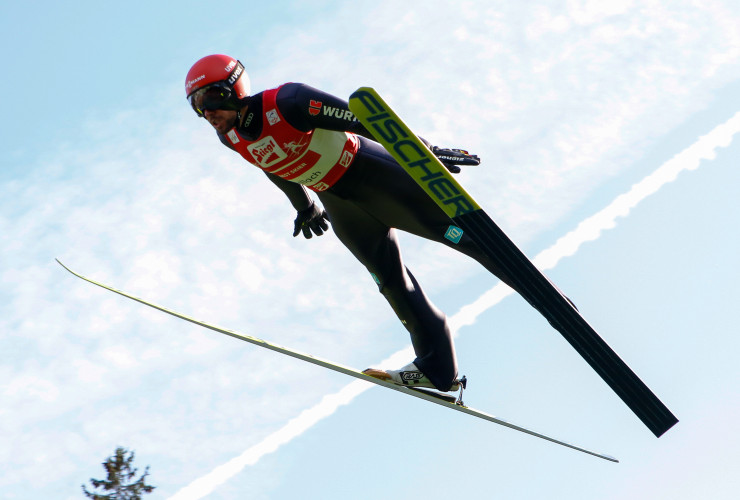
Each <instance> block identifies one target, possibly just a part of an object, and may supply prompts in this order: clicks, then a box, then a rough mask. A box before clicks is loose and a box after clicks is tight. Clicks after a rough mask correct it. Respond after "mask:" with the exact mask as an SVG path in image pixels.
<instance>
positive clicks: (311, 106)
mask: <svg viewBox="0 0 740 500" xmlns="http://www.w3.org/2000/svg"><path fill="white" fill-rule="evenodd" d="M321 105H322V103H321V101H314V100H313V99H311V102H309V103H308V113H309V114H310V115H311V116H316V115H318V114H319V113H320V112H321Z"/></svg>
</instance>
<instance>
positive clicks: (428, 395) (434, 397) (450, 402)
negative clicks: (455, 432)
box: [56, 259, 618, 462]
mask: <svg viewBox="0 0 740 500" xmlns="http://www.w3.org/2000/svg"><path fill="white" fill-rule="evenodd" d="M56 261H57V262H58V263H59V264H60V265H61V266H62V267H63V268H64V269H66V270H67V271H69V272H70V273H72V274H73V275H75V276H77V277H78V278H80V279H82V280H85V281H87V282H88V283H92V284H93V285H97V286H99V287H101V288H104V289H106V290H109V291H111V292H114V293H117V294H119V295H122V296H124V297H126V298H129V299H131V300H135V301H136V302H139V303H141V304H144V305H145V306H149V307H152V308H154V309H157V310H159V311H162V312H164V313H167V314H170V315H172V316H175V317H176V318H180V319H184V320H185V321H189V322H191V323H195V324H196V325H199V326H202V327H204V328H208V329H209V330H213V331H214V332H218V333H222V334H224V335H228V336H229V337H234V338H235V339H239V340H242V341H244V342H249V343H250V344H254V345H257V346H259V347H264V348H265V349H269V350H271V351H275V352H279V353H280V354H285V355H286V356H290V357H292V358H297V359H300V360H302V361H306V362H308V363H311V364H314V365H318V366H321V367H323V368H328V369H330V370H333V371H335V372H339V373H343V374H345V375H349V376H350V377H354V378H358V379H360V380H364V381H365V382H370V383H372V384H375V385H379V386H382V387H385V388H386V389H393V390H394V391H398V392H400V393H403V394H407V395H409V396H414V397H415V398H419V399H423V400H425V401H429V402H431V403H435V404H438V405H440V406H444V407H446V408H450V409H452V410H456V411H459V412H462V413H467V414H468V415H472V416H474V417H478V418H481V419H483V420H488V421H489V422H493V423H496V424H499V425H503V426H505V427H508V428H510V429H514V430H517V431H519V432H523V433H525V434H529V435H531V436H535V437H538V438H540V439H544V440H546V441H550V442H552V443H556V444H559V445H561V446H565V447H567V448H571V449H573V450H577V451H580V452H583V453H587V454H589V455H593V456H595V457H599V458H603V459H604V460H609V461H610V462H618V460H617V459H616V458H614V457H611V456H609V455H604V454H602V453H596V452H594V451H590V450H587V449H586V448H582V447H580V446H575V445H572V444H569V443H566V442H564V441H560V440H558V439H554V438H551V437H549V436H546V435H544V434H540V433H538V432H534V431H532V430H529V429H526V428H524V427H521V426H518V425H515V424H512V423H510V422H507V421H505V420H502V419H500V418H498V417H494V416H493V415H489V414H487V413H484V412H482V411H478V410H475V409H473V408H468V407H467V406H465V405H462V404H457V403H456V402H455V398H454V397H451V396H448V395H445V394H441V393H434V392H433V391H426V390H418V389H412V388H409V387H404V386H399V385H395V384H392V383H390V382H386V381H384V380H379V379H376V378H373V377H370V376H368V375H365V374H364V373H362V372H360V371H357V370H355V369H353V368H348V367H346V366H342V365H339V364H337V363H332V362H330V361H326V360H323V359H320V358H316V357H314V356H311V355H309V354H303V353H300V352H298V351H294V350H293V349H288V348H287V347H281V346H279V345H276V344H271V343H269V342H265V341H264V340H261V339H258V338H256V337H252V336H249V335H245V334H243V333H239V332H235V331H233V330H227V329H225V328H220V327H218V326H214V325H211V324H209V323H206V322H205V321H200V320H197V319H194V318H191V317H189V316H185V315H184V314H180V313H178V312H175V311H172V310H170V309H167V308H164V307H162V306H159V305H157V304H154V303H152V302H149V301H146V300H144V299H140V298H138V297H135V296H133V295H130V294H128V293H126V292H123V291H121V290H117V289H115V288H113V287H110V286H108V285H105V284H103V283H99V282H97V281H94V280H91V279H90V278H86V277H85V276H83V275H81V274H78V273H76V272H74V271H72V270H71V269H70V268H68V267H67V266H65V265H64V264H62V262H61V261H60V260H59V259H56Z"/></svg>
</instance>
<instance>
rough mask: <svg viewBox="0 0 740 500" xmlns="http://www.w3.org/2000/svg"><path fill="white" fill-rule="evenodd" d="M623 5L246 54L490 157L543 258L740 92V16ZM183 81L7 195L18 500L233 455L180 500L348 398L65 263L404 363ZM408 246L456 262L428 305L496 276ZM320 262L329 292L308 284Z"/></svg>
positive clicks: (726, 6)
mask: <svg viewBox="0 0 740 500" xmlns="http://www.w3.org/2000/svg"><path fill="white" fill-rule="evenodd" d="M602 3H603V2H589V3H585V2H572V3H569V4H568V7H567V8H562V7H561V6H560V4H559V3H556V2H549V3H547V2H545V3H543V4H542V5H544V6H545V7H543V8H542V9H540V10H535V11H532V10H531V9H530V8H529V7H528V6H524V7H523V6H521V5H519V4H513V3H494V4H491V3H489V2H459V3H456V4H450V3H448V2H430V3H428V5H427V7H426V9H427V11H426V12H422V11H418V10H416V9H415V8H413V9H412V8H411V7H409V9H408V10H405V11H404V10H403V8H401V11H399V6H398V3H397V2H390V1H384V2H379V3H378V2H372V3H369V2H367V3H363V4H362V5H360V4H357V3H346V2H345V3H341V4H340V5H339V6H336V5H335V6H334V7H336V9H335V10H334V11H333V13H332V14H331V15H327V16H325V17H323V18H322V17H319V16H317V17H316V18H314V19H311V31H304V32H303V33H298V32H297V31H296V30H293V27H286V28H285V29H276V30H274V31H272V32H269V33H265V34H263V35H262V40H263V43H264V45H263V46H258V47H256V48H254V49H253V48H252V47H249V51H247V49H246V48H245V47H246V45H247V44H246V43H245V42H244V40H243V39H242V38H240V40H239V41H238V43H236V42H235V43H234V45H233V47H238V48H239V50H243V51H244V52H246V53H245V54H244V55H243V56H242V54H237V55H240V56H241V57H243V60H244V62H245V64H246V63H248V69H249V71H250V73H251V76H252V77H253V81H254V82H255V88H259V87H261V88H264V87H269V86H273V85H276V84H279V83H282V82H284V81H287V80H297V81H306V82H307V83H310V84H312V85H315V86H317V87H321V88H323V89H325V90H327V91H330V92H334V93H337V94H343V95H348V94H349V93H350V92H351V91H353V90H354V89H355V88H357V87H359V86H360V85H373V86H376V87H377V88H379V90H381V92H382V93H383V94H384V95H385V96H386V98H387V99H388V100H389V101H390V102H391V103H392V104H393V105H394V106H396V107H397V108H398V109H399V112H400V113H401V115H402V116H403V117H404V118H406V119H407V121H409V123H410V124H411V125H412V126H413V127H414V128H415V129H416V130H417V131H418V132H419V133H421V134H422V135H425V136H428V137H429V139H431V140H433V141H434V142H437V143H439V144H440V145H449V146H453V147H458V146H459V147H467V148H469V149H471V150H472V151H474V152H476V153H478V154H480V155H481V156H482V157H483V158H484V161H485V164H484V165H483V166H481V167H479V168H476V169H470V170H469V171H467V172H466V173H465V174H464V176H463V177H461V181H462V182H463V184H465V185H466V186H469V187H470V189H471V191H472V192H473V193H474V195H475V196H476V198H478V199H479V200H480V201H481V202H482V203H483V204H484V205H485V207H486V209H487V210H488V211H489V213H491V214H492V215H493V216H494V218H496V219H497V220H498V221H500V222H502V225H503V226H504V227H505V228H506V229H507V231H511V233H512V236H514V238H515V239H516V240H517V241H518V242H522V241H526V240H527V238H528V237H530V236H531V235H534V234H536V233H537V231H539V230H541V229H543V228H549V227H552V225H553V224H554V223H556V222H558V221H560V220H561V219H562V217H563V215H564V214H566V213H568V210H570V209H572V208H573V207H574V206H577V205H578V204H579V203H581V202H582V200H583V199H584V197H585V196H587V195H588V193H589V192H590V190H591V189H592V188H593V187H595V186H597V185H598V184H599V183H602V182H604V181H605V179H607V178H608V177H609V176H611V175H614V174H616V173H618V172H620V171H621V170H623V169H625V168H627V167H629V166H630V165H632V164H633V162H634V161H635V160H636V159H638V158H640V156H641V155H642V154H644V152H645V151H646V149H647V148H648V147H649V146H650V145H651V144H652V142H651V141H653V140H654V139H655V138H658V137H661V136H663V135H665V134H666V133H667V132H669V131H670V130H672V129H673V128H675V127H676V126H678V125H680V124H681V123H682V122H683V121H684V120H686V119H687V118H688V117H689V116H691V114H692V113H693V112H695V111H697V110H699V109H702V108H703V107H704V106H706V104H707V102H708V100H709V99H710V98H711V96H712V93H713V92H714V91H715V90H716V89H718V88H721V87H722V86H723V85H724V84H726V83H727V82H729V81H732V80H733V79H735V78H736V77H737V75H738V70H737V67H738V65H737V64H735V63H736V62H737V59H738V54H739V52H738V51H739V49H740V43H739V38H738V37H739V35H738V33H737V30H736V26H737V24H738V14H737V7H735V6H734V4H733V3H729V2H704V3H701V4H700V5H699V4H694V3H690V2H674V3H672V4H671V6H670V7H667V6H666V5H665V4H661V3H658V2H652V3H644V2H642V3H634V2H633V3H629V2H622V3H618V2H611V3H610V4H609V6H607V7H606V8H596V6H597V5H601V4H602ZM360 10H362V11H363V13H364V15H365V16H366V17H364V19H363V21H362V22H360V23H359V24H358V23H357V22H356V21H355V20H356V18H357V13H358V12H359V11H360ZM550 21H552V23H550ZM289 28H290V29H289ZM240 36H241V35H240ZM348 40H350V41H351V42H348ZM268 49H269V50H268ZM154 52H156V51H154ZM136 57H146V54H144V55H141V54H137V55H136ZM156 57H159V56H158V55H157V56H156ZM260 57H265V59H260ZM135 63H136V61H134V60H131V61H121V64H128V65H131V66H132V67H133V66H134V65H135ZM183 73H184V70H183ZM180 80H181V79H180V76H179V75H178V78H177V81H173V82H172V84H171V87H168V88H167V89H166V90H165V91H159V92H160V93H159V94H157V92H158V91H157V90H155V89H152V88H144V89H142V93H144V94H146V95H148V96H150V97H152V98H153V100H154V101H157V102H158V103H159V104H157V105H153V106H150V107H148V108H146V109H136V110H125V111H122V112H121V113H119V114H118V115H116V116H112V117H104V118H99V119H97V120H96V121H95V122H92V123H89V124H87V126H85V127H81V128H80V130H79V131H78V134H77V135H78V136H79V137H80V142H79V143H75V144H66V145H58V146H57V147H54V146H53V145H49V146H47V147H49V148H50V149H49V150H47V151H42V152H39V155H38V157H37V158H36V161H35V162H33V164H29V165H27V166H26V167H27V170H28V171H29V172H30V173H28V174H26V175H24V176H22V177H20V178H18V179H14V180H10V181H8V182H4V183H3V184H2V185H0V195H2V196H0V230H2V233H3V234H5V235H12V237H9V238H6V239H5V240H3V243H2V246H0V297H2V298H3V299H4V300H3V302H2V304H0V313H2V314H0V326H1V327H2V331H3V333H4V336H3V340H2V352H3V361H2V363H3V364H2V371H1V372H0V373H2V375H3V377H2V379H3V383H4V385H3V394H4V400H3V408H4V411H3V412H2V413H0V416H1V417H0V432H1V433H2V434H3V435H4V436H11V438H10V440H11V443H10V446H8V447H0V461H2V462H3V463H4V464H8V467H9V468H8V470H7V471H6V476H5V478H4V479H3V481H4V482H3V486H4V487H6V486H8V485H9V484H10V483H13V482H15V483H16V484H18V483H19V482H20V483H24V482H25V483H26V484H30V483H31V481H33V479H34V478H35V477H36V476H37V474H38V470H40V469H41V468H43V470H45V471H50V475H49V477H48V478H47V479H46V480H47V481H50V482H53V481H56V480H60V479H61V478H64V480H65V482H67V483H68V482H69V481H67V480H68V479H69V478H70V477H75V479H74V481H72V482H73V483H74V484H75V493H78V491H77V489H76V485H77V483H78V482H79V480H78V479H76V476H74V474H75V473H74V468H75V466H78V465H79V464H82V463H87V462H89V460H90V457H91V456H97V455H98V454H99V455H100V456H101V458H102V457H103V456H104V455H103V454H104V453H107V452H110V450H112V449H113V447H114V446H115V445H116V444H118V443H114V441H118V440H121V441H127V442H130V441H131V440H135V442H131V443H130V444H131V446H132V447H134V448H137V449H139V448H142V449H146V450H147V451H150V452H151V453H153V454H157V455H158V456H161V457H166V460H167V461H168V462H171V463H177V461H178V460H181V457H182V456H185V454H184V453H181V452H182V451H183V450H186V449H189V448H193V447H195V446H196V445H197V443H198V440H199V439H202V438H205V437H208V438H209V439H213V440H216V441H217V443H216V444H215V445H214V446H213V447H212V449H209V450H204V451H203V457H202V458H201V461H200V462H198V463H188V464H181V465H182V467H179V469H180V470H179V472H177V473H176V474H179V475H178V476H177V477H176V478H170V479H168V480H170V481H172V482H173V483H178V484H182V483H183V482H184V481H182V478H183V477H187V476H191V477H194V476H195V475H197V474H198V473H199V472H200V471H202V470H203V468H204V467H206V468H207V467H208V466H207V465H204V464H209V463H210V464H213V463H220V462H221V461H223V459H224V457H228V456H235V455H237V454H238V453H240V452H241V450H244V449H245V448H247V447H248V446H250V445H253V444H254V445H256V443H258V442H259V441H260V439H262V438H264V436H268V435H270V434H271V433H272V432H275V431H276V430H277V427H279V425H280V424H279V423H276V422H285V421H287V420H288V419H289V418H291V417H292V416H293V415H296V414H297V412H299V411H300V409H302V408H305V407H307V406H309V405H310V404H311V403H312V402H313V401H316V400H318V399H320V397H321V396H322V395H323V394H325V393H326V392H330V391H332V390H337V389H338V388H339V387H338V385H337V381H336V380H334V379H331V378H329V377H324V376H322V375H318V374H316V373H314V372H310V373H309V372H307V371H306V369H305V368H304V367H302V366H300V365H294V364H290V363H287V364H284V363H283V361H282V360H281V361H277V359H276V358H274V357H270V356H265V355H264V354H262V353H259V354H257V353H254V352H252V351H249V350H245V349H240V348H236V347H235V345H234V344H233V343H228V342H223V341H221V340H216V339H213V338H212V337H211V335H212V334H211V333H209V332H201V331H198V330H196V329H195V328H194V327H190V326H188V325H185V324H181V323H179V322H175V321H174V320H171V319H168V318H166V317H162V315H157V314H154V313H146V312H143V311H142V310H141V308H140V307H138V306H137V305H136V304H126V303H124V302H123V299H120V300H119V299H118V298H115V297H108V296H106V295H105V293H104V292H102V291H99V290H95V289H92V288H91V287H86V286H85V285H84V284H82V283H79V282H77V281H75V280H74V278H72V277H71V276H68V275H66V274H64V272H63V271H62V270H61V268H58V266H56V264H55V263H54V262H53V258H54V257H61V258H62V259H63V260H64V261H65V262H66V263H68V264H70V265H71V266H72V267H73V268H77V269H79V270H80V271H82V272H85V273H89V274H90V275H91V276H92V277H93V278H99V279H103V280H105V281H106V282H109V283H111V284H112V285H114V286H120V287H122V288H125V289H130V291H132V292H137V293H140V294H142V295H146V296H147V297H150V298H151V299H153V300H156V301H157V302H160V303H162V304H164V305H166V306H169V307H172V308H174V309H178V310H182V311H183V312H190V313H192V314H193V315H195V316H198V317H204V318H208V319H216V320H218V321H219V322H221V323H223V324H225V325H233V327H234V328H236V329H238V330H240V331H244V332H247V333H250V332H253V333H254V334H255V335H258V336H261V337H265V338H268V339H271V340H275V341H279V342H278V343H285V344H286V345H291V346H293V347H296V348H302V349H303V350H306V351H308V352H313V353H316V354H320V355H322V356H326V357H327V358H330V359H336V360H337V361H340V362H344V363H347V364H351V365H356V364H364V363H367V362H370V361H372V360H373V359H375V358H376V357H377V356H379V355H380V354H379V353H384V352H391V351H392V350H393V349H395V348H397V346H398V345H402V344H405V342H406V336H405V333H404V332H403V330H402V329H401V328H400V327H399V325H397V324H396V322H395V320H394V318H393V316H392V314H391V313H390V310H389V309H388V308H387V306H386V305H385V304H384V303H383V300H382V298H381V297H380V296H379V294H378V293H377V291H376V290H375V287H374V285H373V284H372V281H371V280H370V279H369V277H368V276H367V275H366V272H365V271H364V270H363V269H362V268H361V266H359V265H358V264H357V263H356V262H355V261H354V260H353V259H352V257H351V256H349V254H348V253H347V252H346V251H345V250H344V249H343V248H341V246H340V245H339V244H338V243H337V242H336V241H335V240H333V239H332V237H327V238H319V239H314V240H312V241H310V242H306V241H303V240H300V239H293V238H291V236H290V232H291V230H292V217H293V213H292V210H291V209H290V207H289V206H288V205H287V203H286V202H285V201H284V199H283V198H282V195H281V194H280V193H279V192H277V191H276V190H274V189H271V186H269V185H267V184H265V182H266V181H265V180H264V178H263V176H262V174H260V173H259V172H257V171H255V170H254V169H250V167H248V166H246V165H244V164H243V163H242V162H241V161H240V160H239V158H238V157H236V156H235V155H234V154H233V153H232V152H230V151H228V150H226V149H225V148H223V147H221V146H220V144H218V142H217V140H216V139H215V137H213V136H212V134H211V133H210V131H209V130H208V127H207V125H205V124H204V123H202V122H199V121H197V120H195V118H194V117H193V116H192V112H191V111H190V110H189V109H188V108H187V105H186V104H185V101H184V99H183V98H182V95H181V92H182V89H181V81H180ZM155 97H156V99H154V98H155ZM266 186H267V187H266ZM403 243H404V248H405V252H406V254H408V255H409V256H410V260H411V259H412V256H413V255H414V254H416V253H418V252H419V251H421V250H423V251H425V252H429V253H430V254H433V255H434V256H435V258H436V259H435V260H436V265H435V266H434V267H432V266H425V265H421V264H420V263H419V264H417V263H415V264H414V265H415V266H416V267H414V270H415V271H416V270H417V269H418V271H417V272H416V273H415V274H417V277H419V278H420V280H421V281H422V282H423V283H428V284H429V286H428V287H427V288H428V291H432V292H433V291H435V290H440V289H443V287H445V286H448V282H447V281H446V278H447V277H449V276H450V275H454V276H455V277H456V279H458V280H461V279H465V277H466V272H467V273H468V274H467V275H469V274H470V273H472V269H474V268H475V269H477V267H476V266H475V265H474V264H473V263H467V262H466V263H462V262H463V261H462V260H461V259H457V258H451V257H449V254H448V253H447V252H449V251H447V250H446V249H434V250H431V251H430V250H427V249H428V248H431V247H429V246H428V245H426V244H425V243H421V242H418V241H416V240H414V239H411V238H408V239H406V238H405V239H404V240H403ZM307 252H308V253H311V255H312V256H313V257H315V258H317V259H318V261H317V263H316V264H315V265H316V269H307V268H306V267H305V266H304V264H303V262H304V261H305V255H306V253H307ZM466 266H467V267H466ZM327 269H331V270H332V272H331V273H328V272H326V270H327ZM466 269H467V271H466ZM317 270H318V271H317ZM451 270H455V271H456V272H455V273H452V272H448V271H451ZM317 272H318V273H320V274H321V275H322V277H321V279H316V273H317ZM437 273H438V274H437ZM442 277H445V279H442ZM276 318H278V319H279V320H278V319H276ZM337 325H341V326H337ZM371 332H372V334H373V335H372V336H371V335H370V333H371ZM227 340H228V339H227ZM404 361H405V360H404ZM276 366H279V370H276ZM234 381H236V382H234ZM24 388H27V389H28V390H24ZM144 389H146V390H145V391H144ZM142 391H144V392H143V393H144V394H145V395H144V396H142ZM276 393H277V394H281V397H280V398H278V399H279V400H277V399H276V398H275V396H274V394H276ZM108 407H110V408H111V409H110V410H109V411H99V409H100V408H108ZM7 408H12V409H13V410H12V411H8V410H7ZM89 408H94V409H95V410H94V411H89V410H87V409H89ZM153 416H154V417H153ZM155 417H156V418H155ZM247 424H248V425H249V429H250V433H249V434H248V435H245V434H244V431H243V429H244V427H245V426H246V425H247ZM62 430H63V431H62ZM99 433H100V435H99ZM59 435H64V436H65V438H64V439H63V440H62V442H60V444H58V445H57V446H53V447H49V445H48V443H50V442H55V438H56V437H58V436H59ZM214 436H215V437H214ZM67 446H69V449H70V450H71V453H67V452H66V450H65V447H67ZM108 448H110V450H109V449H108ZM100 450H102V451H100ZM61 462H64V463H65V464H67V465H66V466H65V468H63V469H55V468H54V467H52V465H54V464H56V463H61ZM173 474H175V473H173Z"/></svg>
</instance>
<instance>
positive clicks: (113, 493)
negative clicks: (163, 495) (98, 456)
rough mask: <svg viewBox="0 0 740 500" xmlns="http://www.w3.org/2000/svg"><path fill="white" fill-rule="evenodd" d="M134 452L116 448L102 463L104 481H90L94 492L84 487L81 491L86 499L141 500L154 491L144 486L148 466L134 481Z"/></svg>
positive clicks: (152, 488) (150, 487)
mask: <svg viewBox="0 0 740 500" xmlns="http://www.w3.org/2000/svg"><path fill="white" fill-rule="evenodd" d="M133 462H134V452H133V451H129V450H127V449H125V448H122V447H120V446H119V447H118V448H116V451H115V454H114V455H112V456H110V457H108V458H107V459H106V461H105V462H103V468H104V469H105V472H106V474H107V478H106V479H90V483H91V484H92V486H93V488H94V489H95V490H101V491H100V492H99V493H98V492H95V491H93V492H90V491H88V490H87V488H86V487H85V485H84V484H83V485H82V491H83V492H84V493H85V495H87V497H88V498H92V499H93V500H141V496H142V495H143V494H145V493H151V492H152V491H154V488H155V487H154V486H150V485H148V484H146V477H147V476H148V475H149V466H148V465H147V467H146V469H145V470H144V475H142V476H141V477H140V478H139V479H137V480H135V481H134V478H135V477H136V472H137V469H136V468H135V467H133Z"/></svg>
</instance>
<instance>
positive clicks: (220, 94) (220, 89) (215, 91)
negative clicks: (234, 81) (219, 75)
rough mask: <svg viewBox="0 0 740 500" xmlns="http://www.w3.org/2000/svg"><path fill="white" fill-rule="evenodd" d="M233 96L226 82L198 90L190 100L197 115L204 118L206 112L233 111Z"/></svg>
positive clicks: (191, 95)
mask: <svg viewBox="0 0 740 500" xmlns="http://www.w3.org/2000/svg"><path fill="white" fill-rule="evenodd" d="M231 95H232V90H231V87H230V86H229V85H228V84H226V82H218V83H214V84H212V85H208V86H206V87H203V88H201V89H198V90H196V91H195V92H193V93H192V94H190V97H188V100H189V101H190V106H191V107H192V108H193V111H195V114H197V115H198V116H200V117H201V118H202V117H203V115H204V113H205V112H206V111H214V110H216V109H231V108H230V107H229V104H230V101H231Z"/></svg>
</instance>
